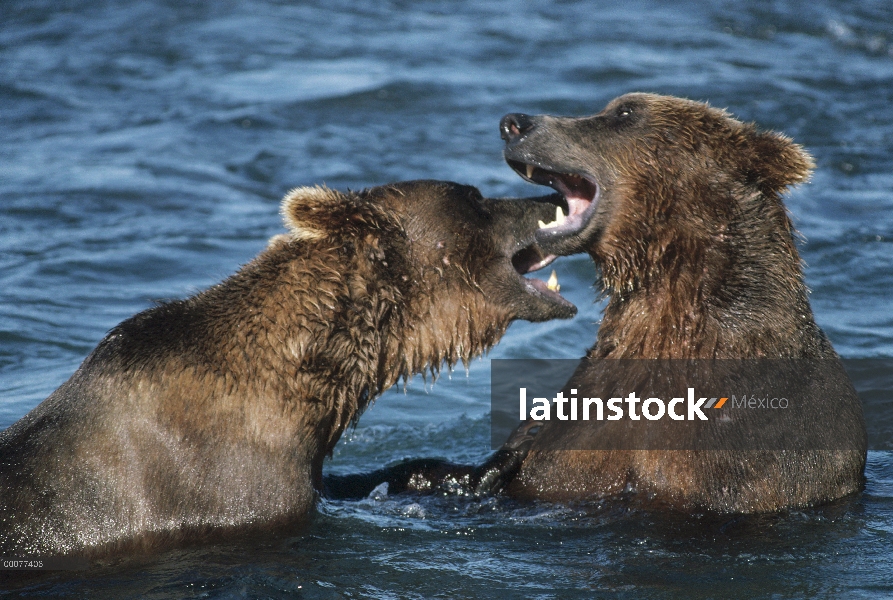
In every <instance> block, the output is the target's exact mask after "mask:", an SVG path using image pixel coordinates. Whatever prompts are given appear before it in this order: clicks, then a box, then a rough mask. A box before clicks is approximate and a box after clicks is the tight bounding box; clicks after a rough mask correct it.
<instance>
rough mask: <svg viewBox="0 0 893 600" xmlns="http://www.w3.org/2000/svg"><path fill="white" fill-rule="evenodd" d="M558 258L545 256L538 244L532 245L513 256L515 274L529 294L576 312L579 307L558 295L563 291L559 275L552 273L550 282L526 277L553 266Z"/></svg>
mask: <svg viewBox="0 0 893 600" xmlns="http://www.w3.org/2000/svg"><path fill="white" fill-rule="evenodd" d="M556 258H558V257H557V256H556V255H554V254H549V255H544V254H543V253H542V251H541V250H540V248H539V247H538V246H537V245H536V244H531V245H529V246H527V247H525V248H523V249H521V250H519V251H518V252H516V253H515V255H514V256H512V266H513V267H514V268H515V272H517V273H518V275H520V276H521V280H522V281H523V282H524V285H525V287H526V288H527V291H528V292H529V293H531V294H533V295H538V296H541V297H543V298H544V299H546V300H548V301H550V302H553V303H555V304H558V305H560V306H562V307H563V308H566V309H568V310H572V311H573V312H576V310H577V307H576V306H574V305H573V304H572V303H571V302H568V301H567V300H566V299H565V298H564V297H563V296H562V295H561V294H559V293H558V292H559V291H560V290H561V286H560V285H559V284H558V275H557V274H556V273H555V271H552V275H551V276H550V277H549V280H548V281H543V280H542V279H537V278H535V277H529V278H528V277H524V275H526V274H527V273H533V272H534V271H539V270H540V269H544V268H545V267H547V266H548V265H550V264H552V262H553V261H554V260H555V259H556ZM571 315H572V313H571Z"/></svg>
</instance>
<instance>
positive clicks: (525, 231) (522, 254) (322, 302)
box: [0, 181, 576, 556]
mask: <svg viewBox="0 0 893 600" xmlns="http://www.w3.org/2000/svg"><path fill="white" fill-rule="evenodd" d="M282 213H283V216H284V219H285V223H286V225H287V226H288V230H289V232H288V233H287V234H283V235H279V236H276V237H274V238H273V239H272V240H271V241H270V243H269V245H268V247H267V248H266V249H265V250H264V251H263V252H262V253H261V254H260V255H259V256H258V257H257V258H255V259H254V260H253V261H252V262H250V263H249V264H248V265H246V266H245V267H243V268H242V269H241V270H240V271H239V272H238V273H236V274H235V275H233V276H231V277H230V278H228V279H226V280H225V281H223V282H222V283H220V284H218V285H216V286H214V287H212V288H210V289H208V290H205V291H203V292H201V293H199V294H197V295H195V296H193V297H191V298H189V299H186V300H183V301H175V302H170V303H167V304H162V305H159V306H156V307H154V308H151V309H149V310H146V311H144V312H142V313H139V314H138V315H136V316H134V317H132V318H130V319H128V320H126V321H124V322H123V323H121V324H120V325H118V326H117V327H115V328H114V329H113V330H112V331H111V332H110V333H109V334H108V335H107V336H106V337H105V339H103V340H102V341H101V342H100V343H99V345H98V346H97V348H96V349H95V350H94V351H93V352H92V353H91V354H90V355H89V356H88V357H87V358H86V360H85V361H84V363H83V364H82V365H81V367H80V368H79V369H78V370H77V372H76V373H75V374H74V375H73V376H72V377H71V379H69V380H68V381H67V382H66V383H64V384H63V385H62V386H61V387H60V388H59V389H58V390H56V391H55V392H54V393H53V394H52V395H51V396H50V397H49V398H47V399H46V400H45V401H44V402H43V403H41V404H40V405H39V406H38V407H36V408H35V409H34V410H32V411H31V412H30V413H28V414H27V415H26V416H25V417H23V418H22V419H21V420H20V421H18V422H17V423H15V424H13V425H12V426H11V427H10V428H9V429H7V430H6V431H4V432H2V433H0V514H2V515H3V517H2V519H0V554H4V555H6V556H10V555H14V556H22V555H61V554H66V553H80V554H93V555H95V554H98V553H102V552H108V551H111V550H115V549H120V548H121V547H122V546H142V547H152V546H155V545H157V544H158V543H160V542H161V541H162V540H164V541H167V542H170V541H176V540H182V539H195V538H196V537H198V536H200V535H203V534H206V533H208V532H219V531H221V529H222V528H239V527H242V528H244V527H245V526H254V527H257V526H263V525H273V524H282V523H284V522H287V521H289V520H293V519H295V518H296V517H300V516H301V515H303V514H305V513H307V511H309V510H310V509H311V508H312V506H313V505H314V500H315V498H316V490H318V489H319V488H320V487H321V479H322V463H323V459H324V457H325V456H326V455H327V454H328V453H329V452H330V451H331V450H332V447H333V446H334V444H335V443H336V442H337V441H338V439H339V436H340V435H341V433H342V432H343V431H344V429H345V427H347V426H348V425H349V424H350V423H351V422H352V421H354V420H355V419H357V418H358V416H359V415H360V413H361V412H362V411H363V410H364V409H365V408H366V407H367V406H368V405H369V404H370V403H371V402H372V401H373V400H374V399H375V398H376V397H377V396H378V395H379V394H381V393H382V392H383V391H384V390H386V389H387V388H389V387H390V386H391V385H393V384H394V383H395V382H397V381H398V380H399V379H400V378H401V377H402V378H408V377H410V376H411V375H412V374H414V373H421V372H425V371H430V372H432V373H434V372H436V371H437V370H438V369H439V368H440V367H441V364H442V363H443V362H444V361H446V363H447V364H448V365H450V366H452V365H454V364H456V363H457V361H460V360H461V361H468V360H469V359H470V358H471V357H473V356H475V355H477V354H480V353H481V352H483V351H485V350H486V349H488V348H490V347H491V346H492V345H494V344H495V343H496V342H497V341H498V340H499V338H500V337H501V336H502V334H503V333H504V331H505V329H506V327H507V326H508V325H509V323H510V322H511V321H512V320H514V319H526V320H530V321H543V320H547V319H552V318H557V317H560V318H569V317H571V316H573V314H574V313H575V311H576V309H575V308H574V307H573V305H572V304H570V303H569V302H567V301H566V300H564V299H563V298H561V296H559V295H558V294H557V293H555V292H553V291H551V290H549V289H548V288H547V286H546V284H545V283H544V282H542V281H539V280H532V279H528V278H525V277H523V276H522V275H523V274H524V273H526V272H528V271H530V270H534V269H535V268H538V267H541V266H542V265H543V264H544V263H545V262H548V259H546V260H544V258H543V257H542V256H540V255H539V253H538V251H537V249H536V247H535V246H534V245H533V244H532V242H533V239H534V235H535V230H536V224H537V221H538V220H541V219H544V218H548V215H549V214H553V213H554V206H553V205H551V204H549V203H547V202H520V201H513V200H509V199H487V198H482V197H481V195H480V193H479V192H478V191H477V190H476V189H475V188H473V187H468V186H462V185H458V184H453V183H447V182H435V181H414V182H404V183H397V184H393V185H387V186H382V187H377V188H372V189H369V190H366V191H362V192H349V193H340V192H337V191H333V190H330V189H326V188H324V187H316V188H301V189H297V190H294V191H293V192H291V193H290V194H289V195H288V196H287V197H286V198H285V200H284V202H283V206H282Z"/></svg>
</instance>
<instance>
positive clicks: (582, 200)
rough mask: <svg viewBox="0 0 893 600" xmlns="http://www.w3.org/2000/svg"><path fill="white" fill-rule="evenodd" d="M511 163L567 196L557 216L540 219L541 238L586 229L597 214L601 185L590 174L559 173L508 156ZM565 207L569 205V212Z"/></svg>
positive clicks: (526, 176) (531, 179)
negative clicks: (549, 218)
mask: <svg viewBox="0 0 893 600" xmlns="http://www.w3.org/2000/svg"><path fill="white" fill-rule="evenodd" d="M506 162H508V164H509V166H510V167H511V168H512V169H514V170H515V172H517V173H518V175H520V176H521V177H523V178H524V179H525V180H527V181H529V182H531V183H535V184H537V185H547V186H549V187H551V188H552V189H554V190H555V191H556V192H558V193H559V194H561V195H562V196H563V197H564V201H565V203H566V205H565V206H559V207H557V208H556V210H555V220H554V221H552V222H551V223H542V222H541V223H540V229H539V231H538V232H537V239H554V238H557V237H564V236H568V235H573V234H575V233H578V232H580V231H582V230H583V228H584V227H586V225H588V224H589V221H590V220H592V217H593V215H595V209H596V207H597V206H598V196H599V186H598V183H596V182H595V181H594V180H592V179H591V178H589V177H587V176H583V175H575V174H572V173H558V172H556V171H550V170H548V169H544V168H542V167H538V166H536V165H531V164H528V163H523V162H519V161H515V160H510V159H506ZM562 209H565V210H566V212H567V214H565V213H564V212H563V211H562Z"/></svg>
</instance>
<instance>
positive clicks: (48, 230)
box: [0, 0, 893, 598]
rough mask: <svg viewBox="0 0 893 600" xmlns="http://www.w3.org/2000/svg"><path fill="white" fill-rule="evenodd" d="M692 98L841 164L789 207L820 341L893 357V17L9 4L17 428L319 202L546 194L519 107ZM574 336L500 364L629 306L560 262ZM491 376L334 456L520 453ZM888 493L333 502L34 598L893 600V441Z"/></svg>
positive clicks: (537, 6)
mask: <svg viewBox="0 0 893 600" xmlns="http://www.w3.org/2000/svg"><path fill="white" fill-rule="evenodd" d="M629 91H650V92H658V93H665V94H674V95H680V96H686V97H689V98H693V99H698V100H704V101H709V102H710V103H711V104H712V105H714V106H720V107H726V108H728V109H729V110H730V111H731V112H732V113H733V114H735V115H737V116H738V117H739V118H741V119H743V120H747V121H750V120H753V121H756V122H758V123H759V124H760V125H762V126H764V127H766V128H773V129H777V130H781V131H784V132H785V133H787V134H788V135H790V136H792V137H793V138H794V139H795V140H797V141H798V142H800V143H802V144H803V145H805V146H806V147H807V148H808V149H809V150H810V151H811V152H812V153H813V154H814V156H815V158H816V162H817V165H818V166H817V169H816V172H815V176H814V177H813V179H812V181H811V183H809V184H808V185H806V186H803V187H802V188H800V189H798V190H796V191H794V192H793V193H792V194H791V196H790V197H789V199H788V206H789V208H790V211H791V213H792V215H793V218H794V221H795V224H796V226H797V227H798V229H799V230H800V232H801V233H802V234H803V236H804V239H803V240H802V243H801V249H802V254H803V257H804V258H805V260H806V263H807V264H808V269H807V281H808V283H809V285H810V287H811V289H812V291H813V293H812V297H811V298H812V305H813V308H814V310H815V313H816V318H817V320H818V322H819V324H820V325H821V326H822V327H823V328H824V329H825V331H826V332H827V333H828V335H829V337H830V338H831V340H832V341H833V342H834V344H835V346H836V348H837V350H838V351H839V352H840V354H841V355H842V356H844V357H846V358H853V359H858V358H876V357H887V358H890V357H893V311H891V302H890V295H891V292H893V216H891V215H893V168H891V167H893V5H891V4H890V3H889V1H888V0H884V1H880V0H878V1H874V0H871V1H861V2H852V3H842V2H833V1H831V0H811V1H809V2H805V1H803V2H756V1H747V0H743V1H742V0H739V1H736V2H732V1H727V0H706V1H704V2H699V3H695V2H674V3H658V2H652V3H649V2H636V1H634V2H624V3H595V2H593V3H587V2H562V1H559V0H551V1H550V0H532V1H530V2H523V3H522V2H517V3H516V2H508V1H504V0H482V1H479V2H475V3H462V4H459V3H453V2H446V1H442V0H428V1H423V2H408V1H402V2H397V1H391V2H389V1H382V2H374V3H373V2H369V3H354V2H345V1H343V0H334V1H333V0H326V1H325V2H323V1H321V0H315V1H311V0H308V1H305V2H301V3H286V2H273V1H266V2H265V1H244V2H231V1H222V2H213V3H200V2H188V1H185V2H184V1H181V2H163V1H160V0H140V1H139V2H135V1H119V2H102V1H92V2H87V1H84V0H71V1H67V0H53V1H49V0H27V1H25V0H5V1H4V2H3V3H2V4H0V140H2V143H0V427H7V426H8V425H10V424H11V423H13V422H14V421H15V420H16V419H18V418H20V417H21V416H22V415H23V414H25V413H26V412H27V411H28V410H30V409H31V408H32V407H33V406H35V405H36V404H37V403H39V402H40V401H41V400H42V399H43V398H45V397H46V396H47V395H48V394H49V393H50V392H52V390H53V389H55V388H56V387H58V386H59V385H60V384H61V383H62V382H63V381H65V380H66V379H67V378H68V377H69V376H70V375H71V373H73V372H74V370H75V369H76V368H77V366H78V364H79V363H80V361H81V360H83V358H84V357H85V356H86V355H87V353H88V352H89V351H90V350H91V349H92V348H93V347H94V346H95V344H96V343H97V342H98V341H99V340H100V339H101V338H102V337H103V335H104V334H105V332H106V331H108V330H109V329H110V328H111V327H113V326H114V325H115V324H117V323H118V322H119V321H121V320H123V319H125V318H126V317H128V316H130V315H132V314H134V313H135V312H137V311H140V310H142V309H145V308H147V307H149V306H150V305H151V304H152V302H153V301H155V300H158V299H169V298H182V297H184V296H187V295H189V294H191V293H194V292H195V291H197V290H200V289H202V288H204V287H206V286H209V285H211V284H213V283H215V282H217V281H219V280H220V279H222V278H223V277H225V276H227V275H228V274H230V273H232V272H233V271H234V270H235V269H237V268H238V266H239V265H240V264H243V263H245V262H247V261H248V260H250V259H251V258H252V257H253V256H254V255H255V254H256V253H257V252H259V251H260V250H261V249H262V248H263V247H264V245H265V241H266V240H267V239H268V238H269V237H270V236H272V235H275V234H277V233H279V232H281V231H282V225H281V222H280V218H279V216H278V206H279V199H280V198H281V197H282V196H283V195H284V194H285V192H286V191H287V190H289V189H290V188H292V187H296V186H300V185H311V184H317V183H325V184H327V185H329V186H330V187H334V188H338V189H346V188H354V189H356V188H362V187H366V186H370V185H376V184H381V183H386V182H389V181H394V180H401V179H419V178H434V179H450V180H455V181H460V182H463V183H469V184H473V185H476V186H478V187H479V188H481V190H482V191H483V192H484V194H485V195H491V196H496V195H514V196H518V195H534V194H538V193H541V192H542V190H541V189H538V188H534V187H533V186H530V185H528V184H526V183H524V182H523V181H521V179H520V178H518V177H517V176H516V175H515V174H514V173H513V172H512V171H511V170H510V169H509V168H508V167H507V166H506V165H505V163H504V162H503V160H502V157H501V150H502V141H501V140H500V138H499V134H498V129H497V124H498V122H499V119H500V117H501V116H502V115H503V114H505V113H507V112H527V113H552V114H564V115H584V114H591V113H593V112H596V111H598V110H600V109H601V107H602V106H604V104H605V103H606V102H607V101H608V100H610V99H611V98H613V97H615V96H617V95H620V94H622V93H624V92H629ZM556 269H557V271H558V275H559V279H560V282H561V285H562V293H563V294H565V296H566V297H568V298H569V299H570V300H571V301H573V302H574V303H575V304H577V305H578V306H579V307H580V314H579V315H578V316H577V317H576V318H575V319H574V320H573V321H564V322H554V323H546V324H540V325H530V324H527V323H518V324H515V325H513V326H512V327H511V328H510V330H509V333H508V334H507V335H506V337H505V338H504V340H503V342H502V344H501V345H500V346H499V347H498V348H496V349H495V350H494V351H493V352H492V353H491V354H490V357H491V358H492V357H499V358H531V357H535V358H575V357H578V356H581V355H582V353H583V352H584V350H585V348H587V347H588V346H589V345H590V344H591V343H592V341H593V340H594V338H595V332H596V330H597V327H598V325H597V323H598V320H599V315H600V310H601V305H600V304H598V303H595V302H593V298H594V297H595V296H594V290H593V288H592V284H593V281H594V280H595V278H596V273H595V270H594V268H593V266H592V265H591V263H590V262H589V260H588V259H587V258H585V257H582V256H578V257H569V258H563V259H561V260H560V261H559V262H558V263H557V264H556ZM489 376H490V375H489V365H488V359H482V360H477V361H475V362H473V363H472V364H471V365H470V366H469V369H468V372H467V373H466V372H465V371H464V370H463V369H461V368H460V369H459V370H457V371H455V372H454V373H453V374H452V375H451V376H449V377H448V376H444V377H442V378H441V379H439V380H438V381H437V382H436V383H435V384H434V385H432V384H431V382H430V381H428V382H425V381H423V380H422V379H416V380H413V381H412V382H410V385H409V386H408V388H407V389H406V391H405V392H404V391H403V390H402V389H401V390H392V391H390V392H388V393H387V394H386V395H384V396H383V397H382V398H381V399H379V400H378V402H377V403H376V404H375V406H373V407H372V409H370V411H369V412H368V413H367V414H366V415H365V416H364V417H363V418H362V420H361V421H360V424H359V426H358V427H357V429H356V430H354V431H351V432H348V433H347V434H346V435H345V437H344V439H343V440H342V442H341V443H340V444H339V446H338V447H337V449H336V451H335V454H334V457H333V458H332V460H331V461H329V464H328V465H327V469H328V471H329V472H333V473H352V472H359V471H361V470H365V469H371V468H376V467H379V466H381V465H384V464H389V463H392V462H394V461H397V460H400V459H402V458H404V457H420V456H440V457H444V458H448V459H450V460H454V461H468V462H476V461H479V460H481V459H482V458H483V457H484V456H486V455H487V454H488V453H489V417H488V411H489ZM866 476H867V483H866V488H865V491H864V493H862V494H861V495H860V496H858V497H856V498H850V499H847V500H844V501H841V502H839V503H837V504H835V505H833V506H828V507H823V508H820V509H815V510H809V511H794V512H791V513H786V514H781V515H772V516H766V517H758V518H747V519H735V518H725V519H717V518H714V517H706V516H703V515H694V516H690V517H682V516H678V515H677V516H671V515H664V514H650V513H642V512H637V511H634V510H629V509H624V508H620V507H617V506H609V505H605V506H586V507H579V506H564V505H550V504H519V503H515V502H512V501H510V500H507V499H505V498H495V499H489V500H486V501H474V500H469V499H465V498H456V497H417V496H406V497H403V496H391V497H389V496H384V495H380V494H379V495H377V496H375V497H372V498H369V499H366V500H362V501H356V502H346V501H338V502H335V501H330V502H324V503H322V504H321V505H320V507H319V511H318V514H316V515H315V516H314V517H313V518H312V519H311V522H310V523H309V524H307V525H306V526H305V527H302V528H299V529H297V530H294V531H289V532H283V534H282V535H281V536H279V537H275V538H274V539H264V540H239V541H238V542H233V543H231V544H216V545H205V546H200V547H193V548H187V549H180V550H175V551H170V552H167V553H163V554H161V555H156V556H151V557H144V558H142V559H139V560H122V561H118V562H112V563H109V564H106V565H103V566H100V567H97V568H94V569H92V570H89V571H78V572H54V573H51V574H49V575H48V576H46V577H43V578H39V579H37V580H34V581H31V582H28V583H26V584H24V585H25V587H24V588H16V589H14V590H10V591H7V592H6V593H7V595H8V596H9V597H16V596H18V595H20V594H24V595H38V594H39V595H42V596H45V597H55V596H58V597H62V596H64V597H84V598H88V597H89V598H92V597H97V596H102V597H117V598H126V597H134V598H136V597H141V598H239V597H245V598H293V597H297V598H302V597H306V598H357V597H371V598H415V597H420V598H421V597H435V596H437V597H449V598H457V597H480V598H487V597H494V596H505V597H537V598H550V597H561V598H573V597H580V598H588V597H607V598H727V597H753V598H761V597H772V598H801V597H828V598H836V597H850V598H883V597H890V595H893V576H891V572H893V453H891V452H890V451H884V450H874V451H871V452H870V453H869V456H868V468H867V472H866Z"/></svg>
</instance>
